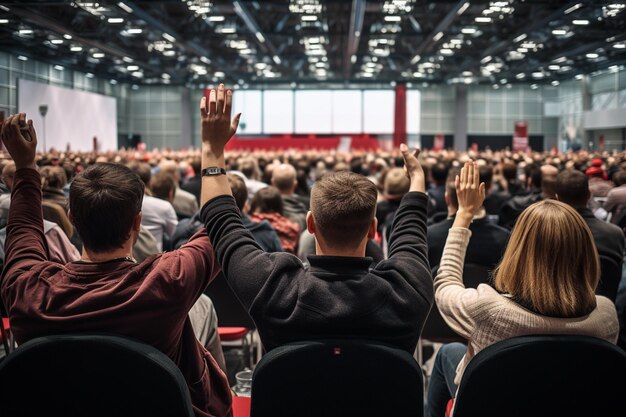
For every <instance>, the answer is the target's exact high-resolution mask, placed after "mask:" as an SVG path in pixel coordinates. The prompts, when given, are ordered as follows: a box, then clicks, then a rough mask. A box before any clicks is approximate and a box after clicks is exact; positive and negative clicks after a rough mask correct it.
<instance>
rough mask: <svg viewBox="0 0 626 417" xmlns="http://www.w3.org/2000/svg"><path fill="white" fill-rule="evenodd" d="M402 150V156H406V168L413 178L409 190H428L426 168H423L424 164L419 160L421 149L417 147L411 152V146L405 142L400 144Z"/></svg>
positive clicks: (410, 177)
mask: <svg viewBox="0 0 626 417" xmlns="http://www.w3.org/2000/svg"><path fill="white" fill-rule="evenodd" d="M400 152H402V157H403V158H404V170H405V171H406V173H407V175H408V176H409V179H410V180H411V188H410V189H409V190H410V191H419V192H422V193H424V192H426V178H425V177H424V170H423V169H422V164H420V162H419V161H418V160H417V157H418V156H419V154H420V150H419V149H415V152H411V151H409V147H408V146H406V145H405V144H404V143H403V144H402V145H400Z"/></svg>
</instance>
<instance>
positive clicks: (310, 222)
mask: <svg viewBox="0 0 626 417" xmlns="http://www.w3.org/2000/svg"><path fill="white" fill-rule="evenodd" d="M306 230H308V231H309V233H311V234H312V235H314V234H315V219H314V218H313V213H311V211H309V212H308V213H307V214H306Z"/></svg>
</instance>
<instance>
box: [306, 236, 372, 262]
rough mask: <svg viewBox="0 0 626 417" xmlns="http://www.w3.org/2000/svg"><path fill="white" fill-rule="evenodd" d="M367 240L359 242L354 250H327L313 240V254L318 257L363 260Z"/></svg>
mask: <svg viewBox="0 0 626 417" xmlns="http://www.w3.org/2000/svg"><path fill="white" fill-rule="evenodd" d="M366 245H367V240H364V241H363V242H361V244H360V245H359V246H358V247H356V248H329V247H327V246H326V245H324V244H322V245H320V242H319V241H318V240H317V239H315V254H316V255H318V256H343V257H351V258H363V257H365V246H366Z"/></svg>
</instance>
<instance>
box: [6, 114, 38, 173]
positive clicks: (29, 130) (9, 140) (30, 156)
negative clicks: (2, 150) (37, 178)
mask: <svg viewBox="0 0 626 417" xmlns="http://www.w3.org/2000/svg"><path fill="white" fill-rule="evenodd" d="M0 137H2V142H4V146H5V147H6V148H7V151H8V152H9V155H11V158H13V161H14V162H15V169H20V168H35V169H36V168H37V165H36V164H35V154H36V149H37V133H36V132H35V128H34V127H33V121H32V120H29V121H28V122H26V113H18V114H15V115H12V116H9V117H8V118H7V119H6V120H5V121H4V123H3V124H2V131H1V132H0Z"/></svg>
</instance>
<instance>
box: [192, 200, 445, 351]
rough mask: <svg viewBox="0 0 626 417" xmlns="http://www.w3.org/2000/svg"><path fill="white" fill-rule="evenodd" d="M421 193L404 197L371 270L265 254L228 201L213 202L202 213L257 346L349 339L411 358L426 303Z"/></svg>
mask: <svg viewBox="0 0 626 417" xmlns="http://www.w3.org/2000/svg"><path fill="white" fill-rule="evenodd" d="M426 205H427V196H426V195H425V194H423V193H417V192H413V193H408V194H407V195H406V196H405V197H404V199H403V202H402V204H401V205H400V208H399V209H398V211H397V213H396V219H395V223H394V230H393V232H392V233H391V239H390V242H389V259H387V260H384V261H382V262H380V263H379V264H378V265H377V266H376V268H374V269H372V270H370V269H369V267H370V264H371V263H372V260H371V259H370V258H365V257H363V258H361V257H335V256H309V258H308V259H309V262H310V268H309V269H306V268H305V267H304V265H303V264H302V262H301V261H300V259H298V258H297V257H296V256H293V255H291V254H286V253H271V254H268V253H265V252H263V251H262V250H261V248H260V247H259V245H258V244H257V243H256V242H255V240H254V239H253V238H252V236H251V235H250V233H249V232H248V230H247V229H246V228H245V227H244V226H243V224H242V223H241V218H240V216H239V211H238V209H237V206H236V205H235V201H234V199H233V198H232V197H230V196H219V197H217V198H214V199H212V200H211V201H209V202H208V203H207V204H206V205H205V206H204V207H203V209H202V219H203V220H205V221H206V224H207V231H208V233H209V236H210V239H211V242H213V243H214V245H215V246H214V247H215V250H216V254H217V256H218V259H219V260H220V263H221V264H222V267H223V270H224V274H225V276H226V278H227V279H228V283H229V284H230V286H231V288H232V289H233V291H234V292H235V294H237V296H238V298H239V299H240V300H241V302H242V303H243V305H244V306H245V307H246V308H247V309H248V311H249V313H250V315H251V317H252V318H253V319H254V321H255V322H256V324H257V328H258V331H259V334H260V336H261V340H262V342H263V345H264V346H265V348H266V349H267V350H271V349H273V348H275V347H277V346H280V345H283V344H285V343H289V342H293V341H298V340H310V339H316V338H331V337H342V338H345V337H349V338H362V339H372V340H378V341H381V342H386V343H389V344H391V345H394V346H396V347H398V348H401V349H404V350H405V351H407V352H409V353H411V354H412V353H413V351H414V350H415V346H416V344H417V340H418V339H419V336H420V332H421V330H422V327H423V325H424V321H425V320H426V316H427V315H428V312H429V310H430V307H431V305H432V303H433V284H432V278H431V276H430V268H429V266H428V258H427V248H426Z"/></svg>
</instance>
